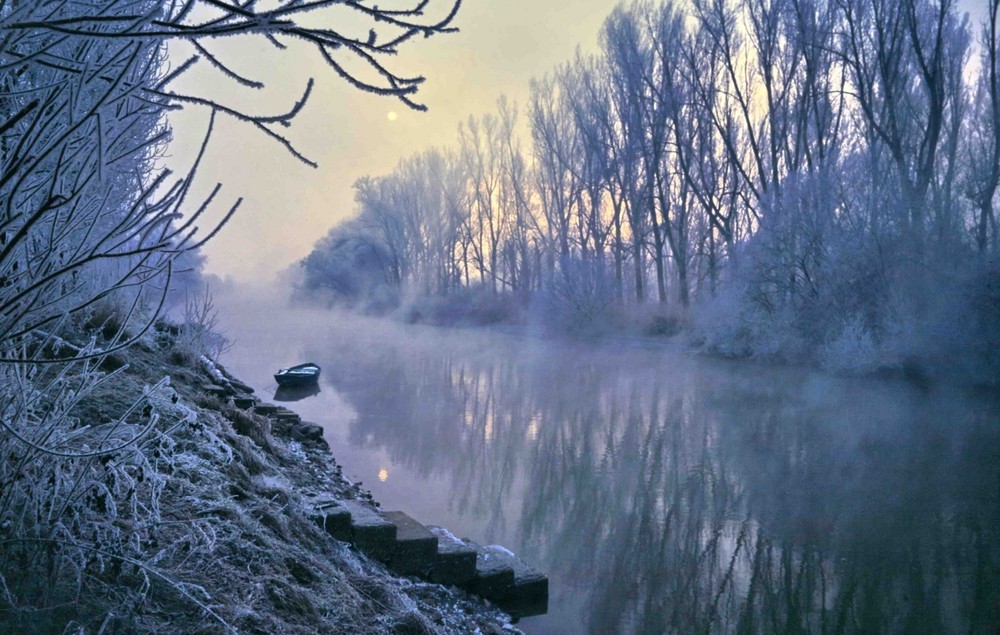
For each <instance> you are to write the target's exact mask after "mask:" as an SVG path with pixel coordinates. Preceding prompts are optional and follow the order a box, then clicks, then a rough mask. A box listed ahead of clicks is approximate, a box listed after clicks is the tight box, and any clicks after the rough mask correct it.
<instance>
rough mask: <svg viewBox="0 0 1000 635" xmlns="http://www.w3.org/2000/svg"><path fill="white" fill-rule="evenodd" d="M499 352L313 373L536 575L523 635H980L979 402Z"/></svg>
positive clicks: (667, 362)
mask: <svg viewBox="0 0 1000 635" xmlns="http://www.w3.org/2000/svg"><path fill="white" fill-rule="evenodd" d="M473 337H480V338H483V339H484V341H485V339H486V337H487V336H485V335H473ZM489 337H493V336H489ZM500 338H501V339H502V340H503V342H504V343H503V345H501V346H495V345H494V346H489V347H481V348H477V347H472V348H470V347H469V346H467V345H466V346H463V347H458V348H451V347H449V345H448V344H447V343H446V342H447V338H446V337H444V336H441V337H439V338H438V339H436V340H434V341H433V342H428V343H424V344H421V343H419V342H408V343H407V344H406V345H402V344H400V343H399V342H396V343H394V344H388V343H382V344H380V343H378V342H377V341H376V340H373V339H371V338H363V337H362V338H357V337H350V338H344V339H343V340H340V341H338V342H337V343H336V348H335V350H336V360H335V361H333V362H330V361H327V362H325V363H323V366H324V373H328V381H329V382H330V383H331V384H332V385H333V386H334V387H335V388H336V389H337V390H338V391H340V392H341V393H343V394H344V395H345V396H346V397H347V399H348V400H349V401H350V402H351V404H352V405H353V407H354V408H355V409H356V410H357V413H358V417H357V419H356V420H355V421H354V422H353V424H352V425H351V428H350V437H349V441H350V442H351V443H352V444H355V445H359V446H376V447H380V448H384V450H385V451H386V453H387V454H388V456H389V457H390V459H391V460H392V461H393V462H394V463H395V464H397V465H404V466H406V467H407V468H408V469H409V470H411V471H412V472H413V473H415V474H418V475H420V476H421V477H424V478H432V477H435V478H442V477H443V478H448V479H449V480H450V482H451V483H452V486H451V487H452V489H451V491H450V492H449V505H450V507H451V509H453V510H454V511H455V512H456V513H458V514H460V515H462V516H465V517H470V518H473V519H475V521H476V523H477V524H478V526H479V527H480V528H481V531H480V535H481V536H482V537H484V538H485V539H488V540H494V539H497V538H498V537H499V538H503V539H504V540H506V542H507V543H508V544H509V546H510V547H512V548H514V549H515V550H516V551H518V553H519V554H521V555H523V556H524V557H525V558H526V559H527V560H529V561H532V562H534V563H536V564H538V565H539V566H540V567H541V568H543V569H545V570H547V572H548V573H549V574H550V576H551V579H552V582H551V589H552V598H551V600H550V603H549V606H550V614H549V615H548V616H545V617H542V618H532V619H530V620H526V621H525V623H524V628H525V629H526V630H528V631H529V632H539V633H563V632H565V633H578V632H588V633H941V632H955V633H957V632H962V633H968V632H972V633H994V632H1000V553H998V549H1000V535H998V534H1000V517H998V516H1000V511H998V510H1000V500H998V493H1000V472H998V470H1000V423H998V419H997V413H998V411H1000V409H998V404H997V401H996V400H994V399H990V398H987V397H981V396H980V397H977V396H973V395H969V394H965V393H961V392H958V391H954V390H948V389H940V390H937V391H932V392H930V393H922V392H919V391H917V390H915V389H913V388H910V387H907V386H905V385H901V384H894V383H890V382H881V381H874V380H835V379H831V378H828V377H825V376H822V375H819V374H814V373H807V372H803V371H801V370H795V369H784V370H781V369H773V368H766V367H761V366H752V365H749V364H721V363H708V362H696V361H691V360H684V359H683V357H682V356H680V355H678V354H676V353H670V352H663V351H659V352H657V351H646V350H641V349H629V350H625V351H622V350H617V351H616V350H608V348H597V349H581V348H578V347H573V346H570V345H568V344H558V343H544V344H543V343H541V342H539V341H537V340H531V339H524V340H521V339H519V338H510V337H507V336H500ZM307 357H314V358H317V359H322V357H323V355H322V352H321V351H308V354H307Z"/></svg>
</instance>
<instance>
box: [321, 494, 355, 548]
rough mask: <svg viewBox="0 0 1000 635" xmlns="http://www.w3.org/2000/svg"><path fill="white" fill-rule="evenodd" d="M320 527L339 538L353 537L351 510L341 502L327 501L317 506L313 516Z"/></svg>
mask: <svg viewBox="0 0 1000 635" xmlns="http://www.w3.org/2000/svg"><path fill="white" fill-rule="evenodd" d="M312 518H313V520H315V521H316V524H318V525H319V526H320V527H322V528H323V529H324V530H326V533H328V534H330V535H331V536H333V537H334V538H336V539H337V540H343V541H344V542H347V541H349V540H350V539H351V512H349V511H347V509H345V508H344V507H343V506H342V505H340V504H339V503H325V504H322V505H319V506H317V507H316V511H315V512H314V513H313V516H312Z"/></svg>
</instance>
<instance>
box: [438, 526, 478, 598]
mask: <svg viewBox="0 0 1000 635" xmlns="http://www.w3.org/2000/svg"><path fill="white" fill-rule="evenodd" d="M427 529H428V530H429V531H430V532H431V533H432V534H434V535H435V536H437V539H438V543H437V558H436V559H435V561H434V568H433V569H432V570H431V580H432V581H434V582H437V583H438V584H447V585H454V586H466V585H468V584H470V583H471V582H472V580H473V579H474V578H475V577H476V550H475V548H473V547H471V546H469V545H467V544H465V543H464V542H462V541H461V540H459V539H458V537H456V536H455V534H453V533H451V532H450V531H448V530H447V529H445V528H444V527H437V526H434V525H428V526H427Z"/></svg>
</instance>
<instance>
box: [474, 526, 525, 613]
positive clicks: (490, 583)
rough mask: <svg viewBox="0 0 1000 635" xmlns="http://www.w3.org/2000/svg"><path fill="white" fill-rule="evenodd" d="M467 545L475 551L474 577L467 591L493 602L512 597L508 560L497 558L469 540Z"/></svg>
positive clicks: (512, 568)
mask: <svg viewBox="0 0 1000 635" xmlns="http://www.w3.org/2000/svg"><path fill="white" fill-rule="evenodd" d="M468 544H469V546H470V547H472V548H473V549H475V550H476V577H475V578H473V579H472V582H471V583H470V585H469V590H470V591H472V592H473V593H475V594H476V595H479V596H481V597H484V598H486V599H487V600H493V601H494V602H499V601H500V600H505V599H507V598H511V597H513V595H514V567H512V566H511V564H510V562H509V559H508V558H497V557H496V556H495V555H494V554H493V553H492V552H490V551H487V550H486V549H485V548H483V547H481V546H479V545H477V544H476V543H474V542H472V541H471V540H470V541H469V542H468Z"/></svg>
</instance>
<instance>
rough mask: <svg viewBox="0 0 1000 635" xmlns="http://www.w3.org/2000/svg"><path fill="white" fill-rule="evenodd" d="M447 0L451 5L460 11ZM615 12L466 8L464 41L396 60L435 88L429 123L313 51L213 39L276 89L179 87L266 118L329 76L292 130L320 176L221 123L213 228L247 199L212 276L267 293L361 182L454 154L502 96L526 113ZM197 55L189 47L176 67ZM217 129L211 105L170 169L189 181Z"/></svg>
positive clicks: (219, 246)
mask: <svg viewBox="0 0 1000 635" xmlns="http://www.w3.org/2000/svg"><path fill="white" fill-rule="evenodd" d="M433 2H437V3H438V5H439V6H442V7H443V6H444V5H446V4H447V5H448V7H450V4H448V3H447V0H445V2H441V0H432V3H433ZM615 4H617V2H616V0H574V1H573V2H570V3H563V2H555V1H553V0H465V1H464V2H463V5H462V8H461V10H460V11H459V13H458V16H457V17H456V20H455V23H454V24H455V25H456V26H457V27H458V28H459V29H460V30H459V32H458V33H452V34H445V35H439V36H435V37H432V38H428V39H424V38H419V39H416V40H413V41H412V42H409V43H408V44H406V45H405V46H403V47H401V48H400V51H399V55H398V56H396V58H394V59H391V60H389V63H390V65H391V67H392V68H394V69H395V70H398V71H400V72H401V74H404V75H415V74H420V75H424V76H425V77H426V78H427V81H426V82H425V84H424V85H423V86H422V87H421V91H420V93H419V94H418V97H417V100H418V101H421V102H423V103H424V104H426V105H427V106H428V108H429V111H428V112H415V111H412V110H410V109H408V108H407V107H406V106H405V105H403V104H402V103H400V102H399V101H397V100H395V99H393V98H388V97H378V96H374V95H370V94H367V93H362V92H360V91H358V90H356V89H354V88H351V87H349V86H348V85H347V84H346V83H345V82H343V81H342V80H340V79H339V78H337V77H335V76H333V73H332V71H331V70H330V69H329V68H328V67H326V65H325V63H324V62H323V61H322V60H321V59H320V57H319V55H318V54H317V53H316V52H315V51H314V50H312V49H309V48H308V47H305V46H294V45H293V46H291V47H290V48H289V49H288V50H286V51H278V50H277V49H275V48H274V47H273V46H271V45H270V44H268V43H267V42H265V41H262V40H260V39H257V38H248V37H242V38H229V39H226V40H211V41H208V42H206V46H207V48H209V50H210V51H211V52H212V53H213V55H215V56H217V57H219V58H220V59H222V60H225V62H226V64H228V65H231V66H232V67H233V68H234V70H236V71H237V72H239V73H241V74H244V75H246V76H248V77H251V78H253V79H256V80H260V81H263V82H264V83H265V88H264V89H260V90H253V89H247V88H243V87H240V86H238V85H237V84H235V83H234V82H232V81H231V80H229V79H227V78H225V77H224V76H222V75H221V74H220V73H219V72H217V71H215V70H213V69H212V68H211V67H210V65H207V64H202V63H199V65H197V66H196V67H195V68H194V69H192V70H191V71H189V72H188V73H187V74H186V75H185V76H183V77H182V78H181V80H179V81H178V82H177V83H176V85H175V86H174V90H176V91H178V92H183V93H187V94H192V95H199V96H207V97H211V98H213V99H217V100H219V101H220V102H222V103H225V104H227V105H234V106H238V107H240V108H242V109H244V110H246V111H248V112H251V113H253V114H275V113H279V112H283V111H285V110H287V109H288V108H289V107H291V105H292V104H293V103H294V102H295V101H296V100H297V99H298V97H299V96H300V95H301V94H302V91H303V90H304V88H305V86H306V83H307V81H308V79H309V78H310V77H313V78H314V79H315V82H316V84H315V88H314V90H313V92H312V95H311V97H310V100H309V101H308V102H307V105H306V107H305V108H304V110H303V111H302V112H301V113H300V114H299V115H298V116H297V117H296V118H295V119H294V121H293V123H292V125H291V127H289V128H287V129H282V130H281V132H282V133H284V134H286V135H287V137H288V138H289V139H290V140H291V141H292V143H293V144H294V145H295V146H296V148H298V149H299V150H300V151H301V152H302V153H303V154H304V155H306V156H308V157H309V158H310V159H312V160H314V161H316V162H317V163H318V164H319V167H318V168H315V169H314V168H310V167H307V166H305V165H303V164H301V163H299V162H297V161H296V160H295V159H293V158H291V156H290V155H289V154H288V153H287V152H286V151H285V149H284V148H282V147H281V146H280V145H279V144H277V143H275V142H274V141H272V140H270V139H268V138H266V137H265V136H264V135H263V134H261V133H259V132H256V131H254V130H253V129H252V128H251V127H250V126H249V125H248V124H246V123H242V122H237V121H234V120H232V119H230V118H224V117H220V118H218V119H217V122H216V130H215V133H214V135H213V139H212V140H211V142H210V144H209V147H208V151H207V153H206V156H205V159H204V161H203V165H202V168H201V169H200V170H199V173H198V176H197V178H196V187H195V192H194V193H195V194H202V195H204V194H206V193H207V192H208V191H209V190H210V188H211V187H212V186H214V185H215V183H221V184H222V185H223V189H222V191H221V193H220V197H219V199H218V204H216V205H214V206H213V213H214V216H213V218H218V217H219V216H220V215H221V214H222V213H223V212H224V211H225V209H228V206H229V205H231V204H232V202H233V201H234V200H235V199H236V198H237V197H243V199H244V200H243V204H242V206H241V208H240V211H239V213H238V214H237V215H236V216H235V217H234V219H233V220H232V222H230V223H229V224H228V225H227V226H226V227H225V228H223V230H222V231H221V232H220V233H219V235H218V236H216V237H215V238H214V239H213V240H212V241H210V242H209V243H208V244H207V245H206V246H205V247H204V249H203V252H204V254H205V255H206V256H207V263H206V265H205V271H206V272H207V273H212V274H215V275H218V276H220V277H223V278H225V277H231V278H232V279H233V280H235V281H236V282H251V281H264V282H266V281H268V280H270V279H272V278H273V277H274V275H275V274H276V273H278V272H280V271H282V270H284V269H286V268H287V267H289V266H290V265H291V264H293V263H295V262H297V261H298V260H300V259H301V258H303V257H305V256H306V255H308V253H309V251H310V250H311V248H312V246H313V244H314V243H315V242H316V241H317V240H318V239H320V238H321V237H322V236H324V235H325V234H326V233H327V231H328V230H329V229H330V228H331V227H332V226H334V225H335V224H337V223H338V222H341V221H343V220H345V219H347V218H349V217H350V216H351V215H352V213H353V211H354V205H353V200H354V199H353V196H354V192H353V189H352V184H353V183H354V181H355V180H356V179H358V178H359V177H362V176H365V175H378V174H384V173H387V172H389V171H391V170H392V168H393V167H394V166H395V165H396V164H397V163H398V162H399V161H400V159H403V158H405V157H408V156H410V155H412V154H415V153H417V152H420V151H422V150H424V149H427V148H430V147H434V146H449V145H454V144H455V143H456V142H457V137H458V133H457V131H458V125H459V122H461V121H464V120H466V119H467V118H468V117H469V116H470V115H476V116H480V115H483V114H486V113H489V112H495V110H496V108H495V105H496V101H497V99H498V97H499V96H500V95H501V94H505V95H507V96H508V97H509V98H510V99H512V100H514V101H516V102H517V103H518V104H519V106H520V110H521V113H522V116H523V113H524V112H525V108H526V103H527V98H528V88H529V82H530V80H531V79H532V78H533V77H540V76H542V75H544V74H545V73H547V72H549V71H551V70H552V69H554V68H555V67H556V66H557V65H559V64H560V63H563V62H565V61H568V60H570V59H571V58H572V57H573V56H574V55H575V51H576V49H577V47H578V46H579V47H581V48H582V50H584V51H593V50H596V48H597V41H598V32H599V30H600V26H601V23H602V22H603V20H604V18H605V17H606V16H607V15H608V13H610V11H611V9H612V8H613V7H614V6H615ZM184 53H185V51H184V50H182V49H177V48H175V49H174V50H172V51H171V58H172V59H177V60H179V59H181V57H182V56H183V54H184ZM206 122H207V112H206V111H205V109H199V108H193V109H191V108H189V109H188V110H187V111H186V112H183V113H180V114H177V115H175V116H173V117H172V121H171V125H172V126H173V128H174V138H175V141H174V143H173V144H172V145H171V148H170V151H169V156H168V157H166V158H165V164H166V165H167V166H168V167H171V168H172V169H175V171H180V170H181V169H182V168H183V166H184V165H186V164H188V163H189V162H190V161H191V159H192V158H193V156H194V151H195V149H196V147H197V145H198V144H199V143H200V140H201V138H202V136H203V135H204V130H205V124H206ZM224 208H225V209H224Z"/></svg>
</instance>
